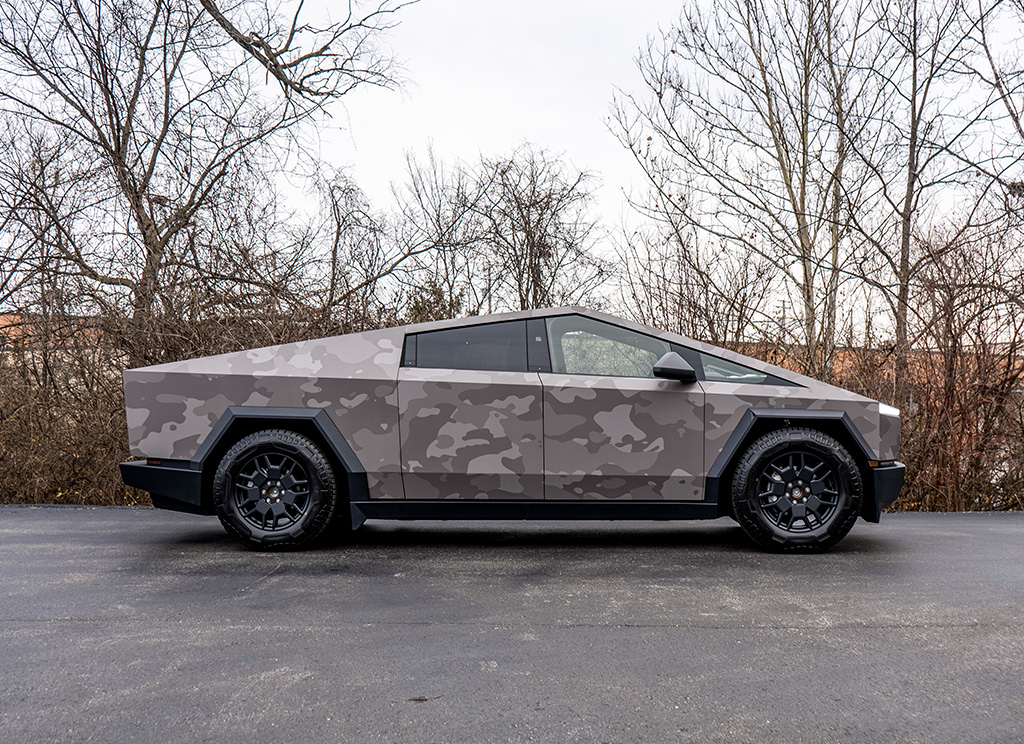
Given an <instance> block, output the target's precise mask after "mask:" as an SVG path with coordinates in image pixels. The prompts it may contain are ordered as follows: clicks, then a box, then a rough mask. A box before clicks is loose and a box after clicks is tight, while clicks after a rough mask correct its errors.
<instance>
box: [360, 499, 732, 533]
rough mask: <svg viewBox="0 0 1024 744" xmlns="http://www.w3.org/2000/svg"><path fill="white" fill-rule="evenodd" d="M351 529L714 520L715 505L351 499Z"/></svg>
mask: <svg viewBox="0 0 1024 744" xmlns="http://www.w3.org/2000/svg"><path fill="white" fill-rule="evenodd" d="M351 506H352V528H353V529H355V528H357V527H359V526H360V525H361V524H362V523H363V522H365V521H366V520H367V519H537V520H544V519H604V520H618V519H624V520H629V519H716V518H717V517H718V516H719V514H718V505H717V504H708V503H704V502H700V501H694V502H682V501H539V500H538V501H526V500H522V501H498V500H487V499H480V500H478V501H458V500H455V499H450V500H449V499H441V500H426V499H424V500H419V499H406V500H402V501H399V500H397V499H395V500H393V501H392V500H388V499H381V500H375V501H353V502H352V503H351Z"/></svg>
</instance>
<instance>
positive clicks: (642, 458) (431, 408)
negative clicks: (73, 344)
mask: <svg viewBox="0 0 1024 744" xmlns="http://www.w3.org/2000/svg"><path fill="white" fill-rule="evenodd" d="M568 314H578V315H583V316H586V317H589V318H593V319H595V320H598V321H604V322H607V323H612V324H614V325H617V326H620V327H623V328H627V329H630V330H633V331H636V332H638V333H643V334H647V335H649V336H654V337H656V338H661V339H663V340H665V341H668V342H670V343H676V344H680V345H682V346H686V347H689V348H691V349H696V350H698V351H702V352H705V353H708V354H712V355H715V356H718V357H721V358H724V359H727V360H730V361H734V362H737V363H739V364H743V365H746V366H747V367H750V368H753V369H756V370H760V371H763V372H766V373H769V374H771V375H774V376H775V377H778V378H781V379H784V380H787V381H790V382H791V383H793V384H791V385H754V384H738V383H728V382H704V383H694V384H690V385H683V384H681V383H678V382H673V381H668V380H658V379H654V378H649V379H646V378H625V377H597V376H593V377H591V376H587V375H563V374H553V373H539V374H538V373H519V372H478V371H465V370H436V369H421V368H402V367H401V366H400V364H401V353H402V344H403V341H404V339H405V336H406V334H407V333H422V332H425V331H432V330H440V329H444V328H454V327H459V326H466V325H476V324H481V323H491V322H499V321H508V320H517V319H526V318H534V317H551V316H557V315H568ZM124 390H125V400H126V406H127V418H128V435H129V442H130V447H131V452H132V454H133V455H135V456H137V457H149V458H166V459H175V460H188V459H191V458H192V457H193V455H195V453H196V451H197V450H198V448H199V446H200V445H201V444H202V443H203V441H204V440H205V438H206V437H207V436H208V435H209V433H210V430H211V429H212V428H213V426H214V425H215V424H216V422H217V421H218V420H219V419H220V417H221V416H222V415H223V414H224V412H225V411H226V410H227V408H228V407H230V406H268V407H298V408H309V409H323V410H325V411H326V412H327V413H328V415H329V416H330V418H331V420H332V421H333V422H334V424H335V425H336V426H337V428H338V431H339V432H340V433H341V434H342V436H344V437H345V439H346V440H347V441H348V444H349V446H350V447H351V448H352V450H353V452H354V453H355V455H356V456H357V457H358V458H359V461H360V462H361V463H362V465H363V467H364V468H365V469H366V472H367V477H368V484H369V488H370V495H371V497H372V498H421V499H439V498H461V499H481V498H500V499H516V498H521V499H540V498H547V499H558V500H577V499H635V500H644V501H646V500H663V499H670V500H683V501H692V500H700V499H701V498H703V481H704V476H705V474H706V473H707V471H708V469H709V468H710V467H711V465H712V464H713V463H714V461H715V459H716V458H717V457H718V455H719V454H720V453H721V451H722V448H723V447H724V445H725V443H726V441H727V440H728V438H729V436H730V435H731V434H732V432H733V431H734V429H735V428H736V425H737V424H738V422H739V421H740V419H741V418H742V417H743V414H744V413H745V412H746V411H747V410H748V409H750V408H771V409H776V410H778V409H787V408H788V409H803V410H829V411H844V412H845V413H847V414H848V415H849V417H850V419H851V420H852V421H853V423H854V425H855V426H856V428H857V429H858V431H859V432H860V434H861V435H862V436H863V438H864V440H865V441H866V443H867V445H868V447H869V448H870V450H871V454H872V455H873V456H874V457H875V458H877V459H879V460H891V459H896V458H897V457H898V446H899V419H898V418H897V417H894V416H889V415H884V416H883V415H880V411H879V404H878V403H877V402H876V401H872V400H869V399H867V398H864V397H861V396H859V395H855V394H853V393H850V392H849V391H846V390H842V389H840V388H837V387H833V386H831V385H826V384H824V383H822V382H819V381H817V380H813V379H811V378H808V377H804V376H802V375H797V374H794V373H792V372H790V371H788V370H784V369H781V368H779V367H776V366H774V365H770V364H765V363H764V362H761V361H758V360H756V359H751V358H748V357H744V356H742V355H740V354H735V353H733V352H729V351H726V350H724V349H719V348H716V347H713V346H709V345H708V344H704V343H701V342H699V341H695V340H693V339H688V338H685V337H683V336H679V335H676V334H673V333H667V332H664V331H658V330H655V329H652V328H648V327H646V326H642V325H639V324H636V323H632V322H630V321H628V320H624V319H622V318H615V317H612V316H609V315H604V314H602V313H597V312H593V311H590V310H586V309H583V308H553V309H548V310H534V311H527V312H521V313H508V314H503V315H492V316H480V317H475V318H463V319H458V320H449V321H441V322H436V323H424V324H419V325H415V326H406V327H402V328H390V329H385V330H380V331H372V332H367V333H360V334H351V335H347V336H337V337H333V338H325V339H317V340H313V341H305V342H300V343H294V344H284V345H281V346H273V347H267V348H263V349H253V350H248V351H240V352H236V353H231V354H223V355H220V356H213V357H204V358H201V359H191V360H188V361H184V362H177V363H172V364H162V365H158V366H153V367H144V368H141V369H132V370H127V371H125V372H124Z"/></svg>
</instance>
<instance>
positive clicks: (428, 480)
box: [398, 368, 544, 499]
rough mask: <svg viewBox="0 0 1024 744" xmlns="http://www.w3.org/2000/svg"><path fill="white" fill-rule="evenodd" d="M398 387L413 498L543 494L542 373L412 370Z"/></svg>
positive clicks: (408, 482) (405, 462)
mask: <svg viewBox="0 0 1024 744" xmlns="http://www.w3.org/2000/svg"><path fill="white" fill-rule="evenodd" d="M398 391H399V394H398V398H399V411H400V419H401V442H402V466H403V469H404V472H405V491H406V494H408V497H409V498H411V499H414V498H418V499H449V498H461V499H537V498H542V497H543V493H544V483H543V479H542V478H543V476H542V472H543V466H544V452H543V448H542V441H543V437H544V420H543V410H542V408H541V400H542V398H541V383H540V376H539V375H538V374H537V373H535V372H533V373H521V372H475V371H469V370H437V369H416V368H406V369H403V370H402V371H401V373H400V375H399V383H398Z"/></svg>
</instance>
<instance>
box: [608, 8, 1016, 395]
mask: <svg viewBox="0 0 1024 744" xmlns="http://www.w3.org/2000/svg"><path fill="white" fill-rule="evenodd" d="M713 8H714V12H712V13H707V12H706V11H705V10H704V9H703V8H701V9H698V8H697V7H696V6H692V7H691V8H690V9H689V10H687V11H685V12H684V15H683V17H682V18H681V20H680V23H679V25H678V26H677V27H676V28H674V29H672V30H671V32H670V33H668V34H666V36H665V38H664V40H663V42H652V43H651V44H650V45H649V46H648V48H647V49H646V50H644V52H643V53H642V54H641V57H640V60H639V63H640V68H641V71H642V72H643V74H644V76H645V80H646V82H647V88H648V96H649V97H648V98H647V99H646V100H639V99H637V98H632V97H625V98H620V100H619V102H618V106H617V116H616V122H617V131H618V134H619V137H620V139H621V140H622V142H623V144H624V145H626V146H628V147H630V149H631V151H632V152H633V154H634V157H635V158H636V159H637V162H638V163H639V164H640V165H641V166H642V168H643V169H644V172H645V173H646V174H647V176H648V181H649V183H650V185H651V190H652V193H653V196H651V197H650V198H649V199H648V200H647V201H645V202H644V203H643V204H641V205H640V206H641V208H642V209H643V210H645V211H646V213H647V214H648V215H650V216H652V217H654V218H655V219H658V220H662V221H664V219H665V215H667V214H670V213H674V214H675V215H678V217H677V219H681V220H683V221H684V222H685V223H687V224H691V225H695V226H697V227H698V228H699V229H700V230H702V231H703V232H705V233H706V234H709V235H711V236H713V237H715V238H718V239H720V240H722V241H725V242H726V243H727V244H730V245H732V246H737V247H740V248H742V250H744V251H747V252H750V253H753V254H757V255H760V256H762V257H763V258H765V259H767V260H769V261H771V263H772V265H773V267H774V273H775V275H776V277H777V281H776V283H775V286H774V287H773V292H774V293H775V295H776V296H779V297H783V298H786V299H789V298H788V295H789V293H792V294H793V295H794V296H793V297H792V303H791V304H792V306H793V307H795V308H796V313H797V315H798V317H799V318H800V320H801V324H800V329H799V333H798V335H797V338H796V339H795V340H796V341H797V343H798V344H799V345H800V346H801V347H802V348H803V349H804V351H805V353H804V356H803V359H802V364H801V366H802V368H803V370H804V371H806V372H810V373H812V374H816V375H820V376H823V377H826V378H827V377H828V375H829V374H830V369H831V360H832V350H833V348H834V345H835V339H836V334H837V322H838V318H839V307H840V305H841V304H842V302H843V298H844V296H847V295H849V294H850V293H851V292H854V291H857V285H858V284H860V283H866V284H867V285H868V286H870V287H871V288H872V291H873V292H874V293H875V294H876V296H877V298H878V299H880V301H881V302H882V303H883V304H884V305H885V306H886V307H887V308H888V309H889V312H890V318H891V323H892V327H893V333H894V336H895V343H894V344H893V347H894V351H895V355H896V357H897V360H901V359H902V360H905V358H906V354H907V353H908V351H909V348H910V339H909V337H908V322H909V321H908V316H909V315H910V314H911V313H912V308H911V305H910V302H909V297H910V290H911V286H912V282H913V277H914V275H915V274H916V273H919V272H920V271H922V270H923V268H924V262H927V261H929V260H932V258H931V256H930V254H928V253H927V252H921V253H918V254H917V255H915V254H914V243H913V241H912V234H913V230H914V229H916V228H917V227H918V225H919V223H920V221H921V220H922V219H929V218H930V217H931V216H932V215H933V214H936V210H940V209H945V208H948V204H949V203H951V202H956V203H957V204H958V205H962V204H963V203H965V202H966V203H969V204H971V205H974V206H972V207H970V208H969V209H968V211H970V209H975V210H976V213H975V215H974V217H975V218H976V219H977V220H982V219H986V217H983V216H982V212H981V211H977V210H978V209H980V205H981V204H982V203H983V202H984V194H985V192H986V190H987V189H988V188H989V186H990V185H991V184H992V183H994V182H995V180H994V179H995V178H997V177H998V174H1000V173H1005V172H1006V169H1007V167H1009V165H1010V161H1009V160H1007V158H1006V157H1005V154H1004V153H998V152H994V151H991V150H987V149H986V144H985V141H982V142H981V143H979V142H978V139H977V135H978V134H980V133H982V132H983V125H985V124H986V122H987V121H989V120H990V119H991V111H992V107H991V99H986V98H985V97H984V96H982V97H981V98H980V100H979V97H978V96H977V95H976V94H975V93H974V92H973V91H972V90H971V88H970V85H969V81H968V80H967V78H966V77H965V76H964V74H963V73H964V71H965V68H966V66H967V63H968V61H969V60H971V58H972V55H974V54H975V52H974V46H973V43H972V41H971V39H972V34H973V33H974V29H975V28H976V25H977V23H978V21H977V19H975V18H971V17H970V16H969V15H968V14H967V13H966V11H965V7H964V5H963V3H962V2H960V0H947V1H945V2H939V3H929V4H923V3H918V2H917V0H906V2H902V3H900V4H898V5H897V6H892V5H891V4H888V3H880V2H875V0H849V1H847V2H842V3H839V4H835V3H827V2H821V1H820V0H804V1H803V2H800V3H796V4H783V5H778V6H768V5H765V4H763V3H759V2H753V1H752V0H717V1H716V2H715V3H714V4H713ZM989 12H991V7H990V6H984V7H982V9H981V13H982V17H985V14H987V13H989ZM942 205H947V206H946V207H944V206H942ZM851 281H852V282H853V284H852V285H850V282H851ZM899 363H900V364H901V365H902V364H903V362H899ZM903 376H905V375H901V379H902V377H903ZM897 397H898V398H899V397H901V394H898V395H897Z"/></svg>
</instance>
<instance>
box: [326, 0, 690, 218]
mask: <svg viewBox="0 0 1024 744" xmlns="http://www.w3.org/2000/svg"><path fill="white" fill-rule="evenodd" d="M679 9H680V3H679V1H678V0H675V1H670V0H634V1H633V2H622V1H621V0H618V1H617V2H611V1H610V0H587V1H584V0H547V1H546V2H543V1H540V0H505V1H503V2H498V1H497V0H486V1H484V0H421V2H420V3H418V4H417V5H413V6H411V7H409V8H406V9H405V10H403V11H402V12H401V13H400V18H401V24H400V25H399V26H398V27H397V28H396V29H394V30H393V31H392V32H390V34H389V36H388V43H389V44H390V45H391V47H392V48H393V51H394V53H395V55H396V57H397V58H398V59H399V60H401V61H402V63H403V64H404V68H405V76H406V78H407V79H408V84H407V85H406V86H405V89H404V90H403V91H400V92H393V91H380V90H370V89H363V90H360V91H357V92H356V93H354V94H352V95H351V96H350V97H347V98H346V99H345V101H346V112H345V113H344V114H339V115H336V116H335V118H334V120H333V122H332V125H334V126H336V127H338V128H339V130H337V131H333V132H324V133H323V154H324V157H325V158H327V159H328V160H329V161H330V162H331V163H332V164H334V165H349V166H351V169H352V170H351V172H352V175H353V176H354V178H355V180H356V182H357V183H358V184H359V185H360V186H361V187H362V188H363V190H364V191H365V192H366V193H367V195H368V196H369V197H370V200H371V202H372V203H373V204H374V205H376V206H378V207H383V206H385V205H386V204H388V203H389V202H390V198H391V197H390V183H391V182H392V181H400V180H401V179H402V176H403V168H404V161H405V153H406V151H410V152H413V153H415V154H417V155H423V154H424V153H425V152H426V149H427V147H428V145H429V144H430V143H433V146H434V150H435V152H436V153H437V155H438V156H440V157H441V158H442V159H443V160H445V161H452V160H455V159H463V160H470V161H472V160H475V159H477V158H478V156H479V155H480V154H481V153H483V154H485V155H497V154H503V153H508V152H510V151H511V150H512V149H513V148H515V147H516V145H518V144H520V143H522V142H524V141H530V142H534V143H536V144H538V145H540V146H542V147H544V148H546V149H547V150H549V151H551V152H552V153H555V154H558V155H562V156H563V157H564V158H565V159H566V160H568V161H569V162H570V163H572V164H573V165H574V166H575V167H576V168H579V169H581V170H590V171H592V172H594V173H595V174H596V175H597V176H598V178H599V181H600V183H601V184H602V185H601V188H600V190H599V192H598V194H597V196H598V199H599V202H598V204H599V208H600V209H601V210H602V211H603V212H604V213H605V214H604V215H603V217H604V218H605V219H606V220H607V221H608V222H612V223H614V222H615V221H617V219H618V217H619V214H620V213H621V211H622V210H623V209H624V205H623V198H622V196H621V194H622V191H623V189H627V188H629V185H630V182H631V180H633V179H635V177H636V173H635V169H636V166H635V164H634V163H633V162H632V160H631V158H630V156H629V153H628V152H627V151H625V150H623V148H622V147H621V146H620V145H619V144H618V142H617V141H616V139H615V138H614V136H613V135H612V134H611V132H610V131H609V130H608V127H607V120H608V116H609V113H610V107H611V103H612V98H613V95H614V91H615V89H616V88H621V89H623V90H631V91H634V92H639V90H640V88H641V80H640V76H639V73H638V72H637V70H636V65H635V63H634V58H635V56H636V54H637V52H638V50H639V48H640V46H641V45H643V44H644V43H645V40H646V38H647V36H648V35H649V34H656V33H657V30H658V28H659V27H662V28H667V27H669V26H670V25H671V24H672V22H673V21H674V20H676V19H677V18H678V14H679ZM637 183H639V181H637Z"/></svg>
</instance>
